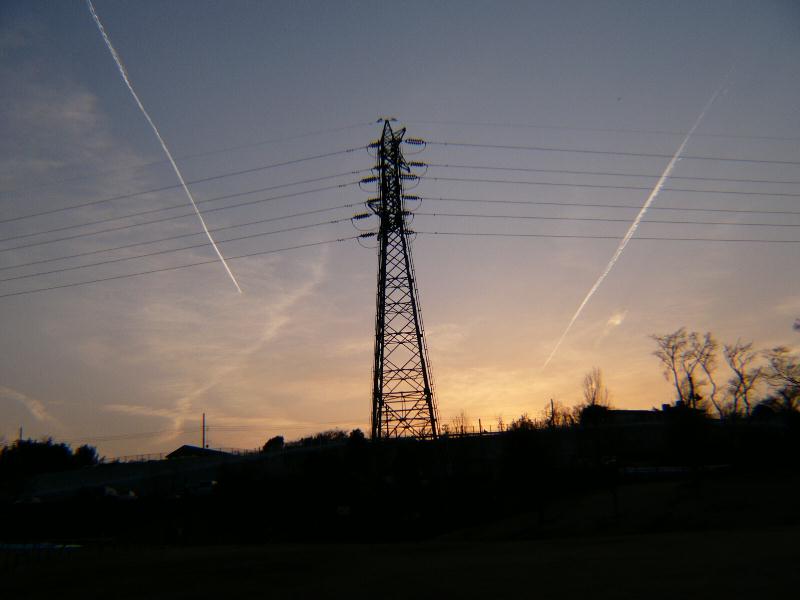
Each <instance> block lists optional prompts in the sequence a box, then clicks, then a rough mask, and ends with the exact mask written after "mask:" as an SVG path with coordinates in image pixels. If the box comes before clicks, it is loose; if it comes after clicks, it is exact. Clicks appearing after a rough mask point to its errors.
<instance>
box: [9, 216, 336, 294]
mask: <svg viewBox="0 0 800 600" xmlns="http://www.w3.org/2000/svg"><path fill="white" fill-rule="evenodd" d="M267 220H269V219H267ZM346 221H350V217H346V218H344V219H334V220H331V221H323V222H322V223H309V224H306V225H296V226H294V227H287V228H285V229H277V230H274V231H266V232H262V233H251V234H248V235H242V236H239V237H234V238H228V239H227V240H217V244H225V243H227V242H238V241H240V240H249V239H253V238H257V237H264V236H267V235H273V234H277V233H289V232H292V231H301V230H303V229H312V228H314V227H322V226H323V225H335V224H337V223H344V222H346ZM246 225H249V223H245V224H244V225H234V226H231V227H225V228H224V229H231V228H232V227H245V226H246ZM191 235H199V234H196V233H195V234H191ZM181 237H183V236H181ZM211 245H212V244H211V242H203V243H201V244H193V245H191V246H184V247H182V248H170V249H167V250H155V251H153V252H147V253H145V254H137V255H135V256H122V257H120V258H111V259H107V260H102V261H98V262H94V263H88V264H85V265H76V266H74V267H62V268H60V269H52V270H50V271H38V272H36V273H27V274H25V275H15V276H13V277H6V278H5V279H0V282H4V281H15V280H18V279H30V278H31V277H38V276H40V275H53V274H55V273H64V272H66V271H76V270H78V269H88V268H90V267H98V266H101V265H109V264H114V263H121V262H127V261H129V260H136V259H139V258H149V257H151V256H160V255H162V254H172V253H173V252H181V251H183V250H194V249H196V248H204V247H206V246H211Z"/></svg>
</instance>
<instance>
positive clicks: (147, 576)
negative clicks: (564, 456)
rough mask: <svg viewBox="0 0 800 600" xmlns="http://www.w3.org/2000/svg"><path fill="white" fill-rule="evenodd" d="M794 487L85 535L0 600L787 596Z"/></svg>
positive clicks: (788, 483)
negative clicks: (396, 525) (319, 528)
mask: <svg viewBox="0 0 800 600" xmlns="http://www.w3.org/2000/svg"><path fill="white" fill-rule="evenodd" d="M798 497H800V480H799V479H798V477H797V476H795V475H794V474H792V475H786V474H781V475H779V476H778V475H775V474H772V475H766V476H764V475H759V476H750V477H741V476H723V477H718V478H714V479H712V480H706V481H704V482H702V483H701V484H698V483H697V482H692V481H686V480H682V479H678V480H668V481H645V482H634V483H629V484H624V485H620V486H618V487H617V488H616V492H615V493H612V492H611V491H609V490H596V491H592V492H589V493H579V494H574V495H571V496H565V497H563V498H561V499H560V500H559V502H558V503H556V504H554V505H552V506H550V507H548V508H547V509H546V510H545V511H540V510H533V511H523V512H519V513H515V514H510V515H505V516H497V517H496V518H493V519H484V520H482V521H480V522H477V521H476V522H473V523H470V522H464V523H463V524H462V527H461V528H457V529H454V530H451V531H449V532H447V533H444V534H439V535H437V536H435V537H433V538H431V539H428V540H427V541H420V542H395V543H364V542H360V543H357V542H353V543H342V542H335V541H334V542H329V543H319V542H318V543H311V542H308V543H283V542H282V543H278V542H273V543H265V544H255V543H254V544H238V545H235V544H217V545H211V544H203V543H202V542H201V543H193V544H183V545H177V544H152V543H151V544H148V543H135V544H132V543H130V542H120V541H114V540H113V539H107V540H95V541H91V540H90V541H89V542H88V544H85V545H84V547H83V548H80V549H73V550H67V551H61V552H49V553H48V552H44V553H40V554H39V555H38V556H37V555H28V556H27V557H18V558H22V560H18V561H17V562H16V563H15V564H10V563H9V562H8V561H6V563H5V566H4V568H0V582H2V583H0V598H3V599H5V598H9V599H11V598H15V599H16V598H20V599H22V598H121V599H126V598H519V597H523V598H527V597H531V598H540V599H546V598H554V599H569V598H581V599H591V600H600V599H605V598H609V599H611V598H613V599H624V598H631V599H637V600H638V599H647V600H655V599H661V598H664V599H670V600H682V599H689V598H702V599H711V598H728V599H731V598H758V599H759V600H760V599H771V598H781V599H782V598H795V597H800V565H799V564H798V558H800V552H799V551H800V543H799V542H800V519H798V515H797V499H798ZM380 526H381V527H386V528H388V527H391V526H392V520H391V517H390V516H387V517H386V518H385V519H384V520H382V522H381V523H380ZM423 536H424V532H420V538H422V537H423ZM6 558H8V556H6ZM0 566H2V565H0Z"/></svg>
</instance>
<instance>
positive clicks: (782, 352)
mask: <svg viewBox="0 0 800 600" xmlns="http://www.w3.org/2000/svg"><path fill="white" fill-rule="evenodd" d="M766 358H767V367H766V369H765V372H764V376H765V378H766V380H767V382H768V383H769V385H770V387H772V388H773V390H774V391H775V393H776V394H777V395H778V398H779V399H780V404H781V406H780V408H782V409H784V410H789V411H795V410H798V409H799V408H800V356H798V355H796V354H791V352H790V350H789V349H788V348H787V347H785V346H777V347H775V348H773V349H772V350H769V351H768V352H766Z"/></svg>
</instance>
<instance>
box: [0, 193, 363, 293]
mask: <svg viewBox="0 0 800 600" xmlns="http://www.w3.org/2000/svg"><path fill="white" fill-rule="evenodd" d="M360 204H363V203H362V202H351V203H349V204H340V205H339V206H332V207H330V208H319V209H316V210H307V211H303V212H299V213H292V214H290V215H283V216H281V217H272V218H269V219H259V220H257V221H248V222H246V223H240V224H238V225H227V226H225V227H216V228H214V229H211V230H210V231H212V232H218V231H223V230H226V229H235V228H237V227H246V226H248V225H256V224H259V223H270V222H273V221H282V220H285V219H291V218H295V217H305V216H308V215H315V214H320V213H324V212H331V211H334V210H338V209H342V208H353V207H355V206H359V205H360ZM195 235H202V234H201V233H183V234H180V235H173V236H170V237H165V238H160V239H157V240H149V241H146V242H134V243H131V244H125V245H122V246H114V247H112V248H101V249H99V250H89V251H87V252H79V253H77V254H70V255H67V256H57V257H55V258H43V259H40V260H33V261H30V262H26V263H19V264H16V265H8V266H5V267H0V271H6V270H8V269H17V268H20V267H29V266H31V265H40V264H44V263H50V262H56V261H60V260H67V259H70V258H80V257H83V256H91V255H94V254H102V253H104V252H113V251H115V250H125V249H127V248H135V247H137V246H145V245H148V244H157V243H159V242H167V241H170V240H177V239H180V238H185V237H192V236H195ZM0 281H7V280H5V279H0Z"/></svg>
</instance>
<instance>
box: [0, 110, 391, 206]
mask: <svg viewBox="0 0 800 600" xmlns="http://www.w3.org/2000/svg"><path fill="white" fill-rule="evenodd" d="M374 124H375V122H374V121H370V122H369V123H366V122H362V123H354V124H351V125H345V126H342V127H334V128H332V129H321V130H317V131H311V132H308V133H301V134H299V135H293V136H288V137H283V138H273V139H270V140H262V141H260V142H252V143H249V144H241V145H238V146H228V147H225V148H217V149H215V150H207V151H205V152H195V153H194V154H184V155H181V156H176V157H175V160H177V161H181V160H190V159H193V158H201V157H204V156H212V155H214V154H222V153H224V152H233V151H235V150H243V149H246V148H257V147H258V146H265V145H267V144H277V143H280V142H290V141H293V140H299V139H302V138H306V137H312V136H315V135H324V134H329V133H337V132H340V131H346V130H348V129H355V128H356V127H366V126H367V125H374ZM164 164H169V161H166V160H154V161H151V162H146V163H141V164H138V165H131V166H128V167H120V168H118V169H108V170H106V171H99V172H96V173H90V174H87V175H79V176H77V177H69V178H66V179H58V180H55V181H50V182H48V183H42V184H39V185H35V186H28V187H22V188H12V189H9V190H0V194H10V193H14V192H21V191H26V190H33V189H41V188H45V187H50V186H53V185H58V184H62V183H72V182H75V181H84V180H86V179H94V178H96V177H100V176H103V175H111V174H113V173H122V172H125V171H138V170H140V169H144V168H147V167H153V166H157V165H164Z"/></svg>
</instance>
